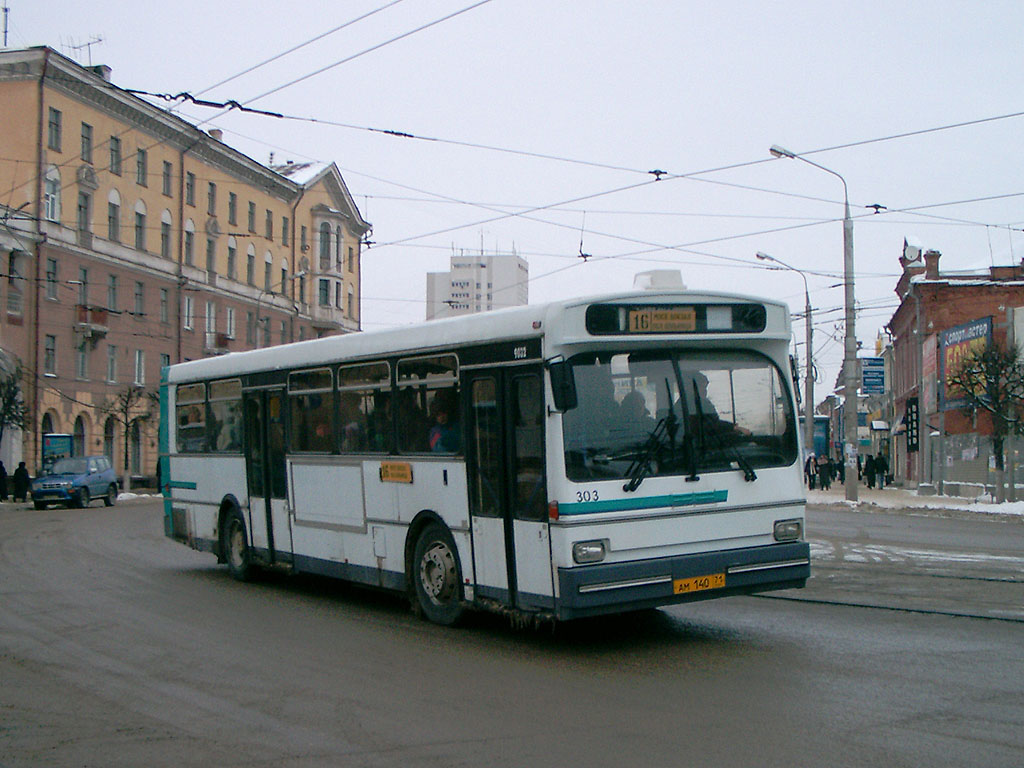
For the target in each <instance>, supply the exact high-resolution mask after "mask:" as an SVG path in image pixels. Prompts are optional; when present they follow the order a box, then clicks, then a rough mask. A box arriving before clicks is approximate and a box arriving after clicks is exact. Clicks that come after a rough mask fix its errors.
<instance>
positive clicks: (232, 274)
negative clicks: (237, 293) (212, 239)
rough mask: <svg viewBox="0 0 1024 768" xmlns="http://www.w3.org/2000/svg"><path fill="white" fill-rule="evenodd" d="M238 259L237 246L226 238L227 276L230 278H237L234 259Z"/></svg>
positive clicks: (236, 267)
mask: <svg viewBox="0 0 1024 768" xmlns="http://www.w3.org/2000/svg"><path fill="white" fill-rule="evenodd" d="M237 259H238V247H237V246H236V245H235V241H234V240H228V277H229V278H230V279H232V280H237V279H238V273H237V269H238V266H237V264H236V261H237Z"/></svg>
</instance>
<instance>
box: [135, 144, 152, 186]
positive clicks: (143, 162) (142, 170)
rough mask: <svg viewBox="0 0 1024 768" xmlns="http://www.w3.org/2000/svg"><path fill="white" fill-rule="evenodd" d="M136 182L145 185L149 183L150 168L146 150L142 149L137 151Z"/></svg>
mask: <svg viewBox="0 0 1024 768" xmlns="http://www.w3.org/2000/svg"><path fill="white" fill-rule="evenodd" d="M135 183H136V184H138V185H139V186H142V187H145V186H148V184H149V170H148V162H147V158H146V150H144V149H140V150H138V151H137V152H136V153H135Z"/></svg>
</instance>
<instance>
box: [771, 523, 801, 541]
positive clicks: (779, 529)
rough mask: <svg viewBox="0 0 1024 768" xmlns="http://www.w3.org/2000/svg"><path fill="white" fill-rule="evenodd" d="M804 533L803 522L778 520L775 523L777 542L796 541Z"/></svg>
mask: <svg viewBox="0 0 1024 768" xmlns="http://www.w3.org/2000/svg"><path fill="white" fill-rule="evenodd" d="M803 532H804V523H803V520H776V521H775V531H774V534H775V540H776V541H796V540H797V539H799V538H800V537H801V536H802V535H803Z"/></svg>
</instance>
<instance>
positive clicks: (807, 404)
mask: <svg viewBox="0 0 1024 768" xmlns="http://www.w3.org/2000/svg"><path fill="white" fill-rule="evenodd" d="M756 256H757V258H759V259H761V260H762V261H773V262H775V263H776V264H778V265H779V267H782V268H784V269H788V270H790V271H791V272H796V273H797V274H798V275H800V277H801V278H803V281H804V341H805V344H806V352H805V354H806V356H807V360H806V362H805V364H804V447H805V448H806V449H807V450H808V451H810V450H812V449H813V448H814V372H813V371H812V368H811V360H812V359H813V358H812V357H811V352H812V350H813V346H812V345H813V339H814V327H813V325H812V321H811V293H810V291H809V290H808V288H807V275H805V274H804V272H803V270H800V269H797V268H796V267H794V266H792V265H790V264H787V263H786V262H784V261H782V259H777V258H775V257H774V256H769V255H768V254H767V253H761V252H760V251H759V252H758V253H757V254H756ZM779 267H771V269H779Z"/></svg>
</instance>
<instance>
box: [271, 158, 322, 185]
mask: <svg viewBox="0 0 1024 768" xmlns="http://www.w3.org/2000/svg"><path fill="white" fill-rule="evenodd" d="M330 167H331V164H330V163H324V162H319V161H311V162H308V163H285V164H284V165H272V166H270V170H272V171H274V172H275V173H279V174H281V175H282V176H284V177H286V178H288V179H291V180H292V181H294V182H295V183H296V184H299V185H301V186H305V185H306V184H309V183H310V182H311V181H313V179H315V178H316V177H317V176H319V175H320V174H321V173H323V172H324V171H326V170H327V169H328V168H330Z"/></svg>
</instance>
